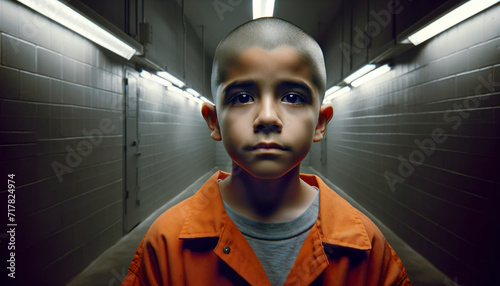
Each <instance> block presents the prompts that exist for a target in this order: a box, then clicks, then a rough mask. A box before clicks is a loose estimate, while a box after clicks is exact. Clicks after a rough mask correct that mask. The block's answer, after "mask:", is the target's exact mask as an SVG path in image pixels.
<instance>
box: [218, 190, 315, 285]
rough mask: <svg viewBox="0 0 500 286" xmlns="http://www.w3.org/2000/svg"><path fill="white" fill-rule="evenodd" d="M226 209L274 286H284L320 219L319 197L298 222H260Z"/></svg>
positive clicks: (298, 218)
mask: <svg viewBox="0 0 500 286" xmlns="http://www.w3.org/2000/svg"><path fill="white" fill-rule="evenodd" d="M224 207H225V208H226V212H227V214H228V216H229V218H230V219H231V220H232V221H233V222H234V223H235V224H236V226H237V227H238V229H239V230H240V232H241V233H242V234H243V236H244V237H245V238H246V240H247V241H248V243H249V244H250V246H251V247H252V249H253V251H254V252H255V254H256V255H257V258H259V261H260V263H261V264H262V267H263V268H264V270H265V272H266V274H267V278H268V279H269V281H270V282H271V285H273V286H274V285H283V283H285V280H286V277H287V276H288V273H289V272H290V269H291V268H292V265H293V263H294V262H295V259H296V258H297V255H298V254H299V251H300V248H301V247H302V244H303V243H304V240H305V239H306V237H307V235H308V234H309V230H310V229H311V228H312V227H313V225H314V224H315V223H316V220H317V219H318V212H319V195H316V198H315V199H314V201H313V202H312V203H311V205H310V206H309V207H308V208H307V209H306V210H305V211H304V212H303V213H302V214H301V215H299V216H298V217H297V218H295V219H293V220H291V221H287V222H280V223H261V222H256V221H253V220H251V219H248V218H246V217H244V216H242V215H240V214H239V213H237V212H235V211H234V210H232V209H231V208H230V207H229V205H227V204H226V202H224Z"/></svg>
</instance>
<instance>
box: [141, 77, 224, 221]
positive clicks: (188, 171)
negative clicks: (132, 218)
mask: <svg viewBox="0 0 500 286" xmlns="http://www.w3.org/2000/svg"><path fill="white" fill-rule="evenodd" d="M139 108H140V113H139V133H140V147H139V150H140V152H141V156H140V159H139V162H138V164H139V180H140V181H139V186H141V212H142V215H141V216H142V217H146V216H147V215H149V214H150V213H151V212H153V211H155V210H156V209H158V208H159V207H161V206H162V205H163V204H164V203H165V202H166V201H167V200H169V199H171V198H173V197H175V196H176V195H177V194H178V193H179V192H180V191H182V190H183V189H185V188H186V187H187V186H189V185H190V184H191V183H193V181H194V180H196V179H198V178H199V177H200V176H201V175H203V174H205V173H206V172H207V171H208V170H210V169H211V168H213V167H214V165H215V155H214V150H215V141H213V140H212V139H211V138H210V132H209V131H208V128H207V125H206V123H205V120H204V119H203V117H202V115H201V105H199V104H198V103H196V102H194V101H192V100H188V99H187V98H185V97H183V96H182V95H179V94H177V93H175V92H173V91H168V90H167V89H166V88H165V87H162V86H159V85H157V84H155V83H153V82H151V81H148V80H145V79H143V80H141V82H140V101H139ZM174 162H175V163H174Z"/></svg>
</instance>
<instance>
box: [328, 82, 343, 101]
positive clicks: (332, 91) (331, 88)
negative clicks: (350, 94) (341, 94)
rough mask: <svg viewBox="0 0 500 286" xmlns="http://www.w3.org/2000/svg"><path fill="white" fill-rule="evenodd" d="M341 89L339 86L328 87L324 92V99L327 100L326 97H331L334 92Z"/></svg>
mask: <svg viewBox="0 0 500 286" xmlns="http://www.w3.org/2000/svg"><path fill="white" fill-rule="evenodd" d="M341 88H342V87H341V86H338V85H334V86H332V87H330V88H329V89H328V90H327V91H326V92H325V98H327V97H328V96H330V95H332V94H333V93H335V92H336V91H338V90H340V89H341Z"/></svg>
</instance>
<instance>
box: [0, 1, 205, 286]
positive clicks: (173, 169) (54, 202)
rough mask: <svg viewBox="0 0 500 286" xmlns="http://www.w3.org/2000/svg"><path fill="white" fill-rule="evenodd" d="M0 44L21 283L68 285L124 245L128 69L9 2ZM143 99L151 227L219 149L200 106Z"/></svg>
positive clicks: (0, 234)
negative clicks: (155, 217) (162, 209)
mask: <svg viewBox="0 0 500 286" xmlns="http://www.w3.org/2000/svg"><path fill="white" fill-rule="evenodd" d="M0 33H1V38H0V39H1V41H0V55H1V62H0V150H1V157H0V170H1V171H2V172H1V174H2V176H3V177H4V179H5V182H6V175H7V174H10V173H14V174H15V175H16V176H15V182H16V187H17V190H16V218H17V221H16V222H17V224H18V227H17V233H16V235H17V236H16V238H17V240H16V243H17V246H16V255H17V256H16V257H17V258H18V265H17V266H18V267H17V271H16V272H17V277H18V279H17V282H22V279H28V280H35V281H37V282H36V283H34V284H32V285H63V284H64V283H65V282H67V281H68V280H69V279H70V278H72V277H73V276H75V275H76V274H78V273H79V272H80V271H81V270H82V269H83V268H84V267H85V266H87V265H88V264H89V263H90V262H92V261H93V260H94V259H95V258H96V257H97V256H98V255H100V254H101V253H103V252H104V251H105V250H106V249H108V248H109V247H110V246H111V245H113V244H114V243H115V242H116V241H118V239H120V238H121V237H122V236H123V206H124V201H123V197H124V185H125V182H124V175H123V174H124V164H125V162H124V160H125V159H124V140H125V139H124V137H125V136H124V123H123V122H124V121H123V115H124V106H125V105H124V84H123V82H124V76H125V74H124V66H130V64H129V63H125V61H124V60H123V59H121V58H120V57H118V56H116V55H115V54H112V53H111V52H109V51H107V50H104V49H102V48H100V47H99V46H96V45H95V44H93V43H91V42H89V41H87V40H86V39H84V38H82V37H80V36H79V35H77V34H74V33H73V32H71V31H69V30H67V29H65V28H63V27H61V26H60V25H58V24H55V23H53V22H51V21H49V20H47V19H46V18H44V17H42V16H40V15H39V14H37V13H35V12H33V11H31V10H29V9H27V8H25V7H24V6H22V5H20V4H18V3H17V2H15V1H7V0H1V1H0ZM188 44H189V43H188ZM200 50H201V47H200ZM198 64H199V65H200V67H201V63H198ZM140 90H141V93H140V108H141V110H140V111H139V114H140V126H139V132H140V133H141V139H142V141H141V144H142V145H141V148H142V149H143V150H141V151H142V153H143V156H142V157H141V160H140V162H139V168H140V170H139V182H140V183H139V184H140V187H141V198H142V201H141V209H140V215H141V218H140V219H144V218H145V217H146V216H147V215H149V214H150V213H151V212H152V211H153V210H155V209H156V208H157V207H159V206H161V205H162V204H163V203H165V202H166V200H168V199H169V198H171V197H173V196H175V195H176V192H178V191H179V190H182V189H183V188H184V187H185V186H187V185H189V184H190V183H192V182H193V181H194V180H196V179H197V178H198V177H199V176H200V175H201V174H203V173H205V172H206V171H208V170H210V169H211V168H212V167H213V165H214V163H215V155H214V154H213V149H214V148H215V147H214V145H213V143H211V142H209V140H210V139H209V134H208V131H207V130H206V124H205V122H204V121H203V119H202V117H201V114H200V110H199V105H197V104H195V103H194V102H190V101H187V100H185V99H182V98H178V97H177V96H174V95H172V94H169V93H168V92H166V91H165V90H164V89H163V88H158V87H156V88H155V87H154V85H153V84H151V83H149V82H146V81H144V80H140ZM89 134H90V135H89ZM174 134H175V135H174ZM207 141H208V142H207ZM6 196H7V192H6V188H1V191H0V197H2V198H6ZM2 202H3V203H2V207H1V210H2V213H7V210H6V208H7V206H6V205H7V203H6V202H7V201H6V199H5V200H4V199H2ZM4 227H5V223H3V222H2V225H1V227H0V240H1V241H2V243H1V244H0V245H1V246H2V247H1V249H0V251H1V252H0V256H1V257H7V253H5V252H6V251H7V247H4V241H5V240H4V238H5V236H4V234H5V231H6V230H5V228H4ZM1 271H2V273H0V274H1V275H2V281H3V279H4V278H5V277H6V275H4V272H5V267H2V269H1ZM0 284H1V283H0ZM2 285H3V284H2ZM24 285H27V284H24Z"/></svg>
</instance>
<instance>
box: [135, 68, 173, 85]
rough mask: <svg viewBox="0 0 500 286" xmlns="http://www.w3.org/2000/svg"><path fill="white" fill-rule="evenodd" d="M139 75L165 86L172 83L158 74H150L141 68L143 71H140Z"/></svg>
mask: <svg viewBox="0 0 500 286" xmlns="http://www.w3.org/2000/svg"><path fill="white" fill-rule="evenodd" d="M140 75H141V77H143V78H146V79H149V80H152V81H155V82H157V83H159V84H161V85H163V86H166V87H169V86H172V83H171V82H170V81H168V80H166V79H164V78H162V77H159V76H157V75H155V74H151V73H150V72H148V71H145V70H143V71H141V74H140Z"/></svg>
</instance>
